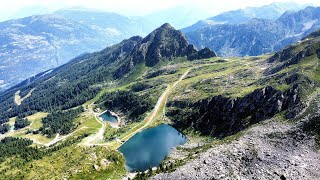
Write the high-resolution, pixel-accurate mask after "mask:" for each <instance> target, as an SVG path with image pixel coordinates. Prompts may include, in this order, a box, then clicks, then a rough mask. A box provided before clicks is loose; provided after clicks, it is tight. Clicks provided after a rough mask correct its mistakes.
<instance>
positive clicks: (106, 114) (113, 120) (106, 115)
mask: <svg viewBox="0 0 320 180" xmlns="http://www.w3.org/2000/svg"><path fill="white" fill-rule="evenodd" d="M99 117H101V118H102V119H103V120H104V121H108V122H111V123H117V122H118V118H117V116H114V115H112V114H111V112H110V111H106V112H104V113H102V114H101V115H100V116H99Z"/></svg>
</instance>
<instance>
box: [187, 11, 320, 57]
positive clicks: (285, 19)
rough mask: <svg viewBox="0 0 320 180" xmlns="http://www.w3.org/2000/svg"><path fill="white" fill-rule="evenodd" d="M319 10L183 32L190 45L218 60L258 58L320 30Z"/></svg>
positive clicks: (289, 13)
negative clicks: (211, 51)
mask: <svg viewBox="0 0 320 180" xmlns="http://www.w3.org/2000/svg"><path fill="white" fill-rule="evenodd" d="M319 10H320V8H319V7H307V8H305V9H303V10H300V11H298V12H287V13H284V14H283V15H282V16H281V17H279V18H278V19H277V20H275V21H274V20H266V19H252V20H250V21H249V22H246V23H243V24H221V25H213V26H209V27H204V28H200V29H198V30H195V31H191V32H186V33H185V34H186V37H187V39H188V40H189V41H190V43H192V44H194V45H195V46H196V47H198V48H201V47H204V46H207V47H209V48H211V49H215V51H216V52H217V54H218V55H221V56H246V55H249V56H250V55H260V54H264V53H269V52H274V51H277V50H280V49H281V48H283V47H285V46H287V45H289V44H291V43H294V42H296V41H298V40H300V39H301V38H303V37H304V36H306V35H307V34H309V33H311V32H312V31H315V30H316V29H318V28H319V27H320V24H319V22H320V21H319V20H320V12H319Z"/></svg>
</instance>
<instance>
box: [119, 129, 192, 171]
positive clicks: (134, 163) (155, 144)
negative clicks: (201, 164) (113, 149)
mask: <svg viewBox="0 0 320 180" xmlns="http://www.w3.org/2000/svg"><path fill="white" fill-rule="evenodd" d="M186 142H187V139H186V137H185V136H184V135H183V134H181V133H180V132H179V131H177V130H176V129H175V128H173V127H172V126H170V125H166V124H161V125H158V126H156V127H154V128H149V129H145V130H143V131H141V132H139V133H137V134H135V135H134V136H133V137H132V138H130V139H129V140H128V141H127V142H126V143H124V144H123V145H122V146H120V147H119V149H118V150H119V151H120V152H121V153H122V154H123V155H124V157H125V160H126V168H127V170H128V171H130V172H132V171H143V170H147V169H148V168H149V167H155V166H158V165H159V164H160V163H161V161H162V160H163V159H164V158H165V157H166V156H167V155H168V154H169V153H170V150H171V148H173V147H176V146H178V145H182V144H184V143H186Z"/></svg>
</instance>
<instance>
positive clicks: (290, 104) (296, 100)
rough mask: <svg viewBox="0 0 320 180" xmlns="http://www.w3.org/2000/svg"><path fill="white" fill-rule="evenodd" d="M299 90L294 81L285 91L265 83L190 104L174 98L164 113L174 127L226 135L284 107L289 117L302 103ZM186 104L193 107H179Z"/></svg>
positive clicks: (296, 111)
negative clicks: (248, 90) (234, 94)
mask: <svg viewBox="0 0 320 180" xmlns="http://www.w3.org/2000/svg"><path fill="white" fill-rule="evenodd" d="M299 92H300V89H299V86H298V85H297V84H295V85H293V86H292V88H290V89H289V90H287V91H286V92H281V91H279V90H276V89H274V88H273V87H270V86H267V87H266V88H262V89H256V90H255V91H253V92H252V93H250V94H248V95H245V96H244V97H242V98H236V99H232V98H227V97H223V96H215V97H212V98H209V99H204V100H200V101H199V102H196V103H194V104H187V103H184V102H181V101H178V100H175V101H172V102H169V103H168V105H167V106H168V107H174V108H168V109H169V110H168V112H167V115H168V116H169V117H170V118H171V120H172V121H173V123H174V125H175V126H176V127H178V128H182V129H187V128H190V127H192V128H193V129H195V130H197V131H200V132H201V133H203V134H206V135H212V136H218V137H221V136H227V135H231V134H235V133H237V132H239V131H241V130H243V129H244V128H246V127H248V126H249V125H252V124H255V123H258V122H259V121H262V120H265V119H268V118H270V117H272V116H274V115H275V114H277V113H279V112H280V111H285V110H286V115H287V117H288V118H293V117H294V116H295V115H297V113H298V112H299V111H300V110H301V109H302V107H303V105H302V104H301V101H300V95H299ZM188 108H191V109H193V111H192V112H190V113H187V112H185V111H183V110H184V109H188Z"/></svg>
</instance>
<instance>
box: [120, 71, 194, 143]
mask: <svg viewBox="0 0 320 180" xmlns="http://www.w3.org/2000/svg"><path fill="white" fill-rule="evenodd" d="M190 70H191V68H189V69H188V70H187V71H186V72H185V73H183V74H182V76H181V77H180V78H179V80H178V81H176V82H175V83H173V84H172V85H169V86H168V87H167V89H166V90H165V91H164V92H163V93H162V95H161V96H160V98H159V99H158V101H157V104H156V105H155V107H154V109H153V111H152V112H151V113H150V114H149V115H148V116H147V117H146V118H145V119H144V120H143V123H144V125H143V126H141V127H140V128H138V129H136V130H133V131H131V132H129V133H128V134H126V135H125V136H124V137H122V138H120V140H121V141H122V142H123V141H124V142H125V141H127V140H129V139H130V138H131V137H132V136H134V135H135V134H136V133H138V132H140V131H141V130H143V129H144V128H146V127H147V126H149V125H150V124H151V123H152V122H153V121H154V119H155V117H156V116H157V115H158V114H159V113H160V112H162V111H163V109H164V107H165V105H166V103H167V99H168V97H169V94H170V93H171V92H172V90H173V89H174V88H175V87H176V86H177V84H178V83H179V82H181V81H182V80H183V79H184V78H185V77H186V76H187V74H188V73H189V71H190Z"/></svg>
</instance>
